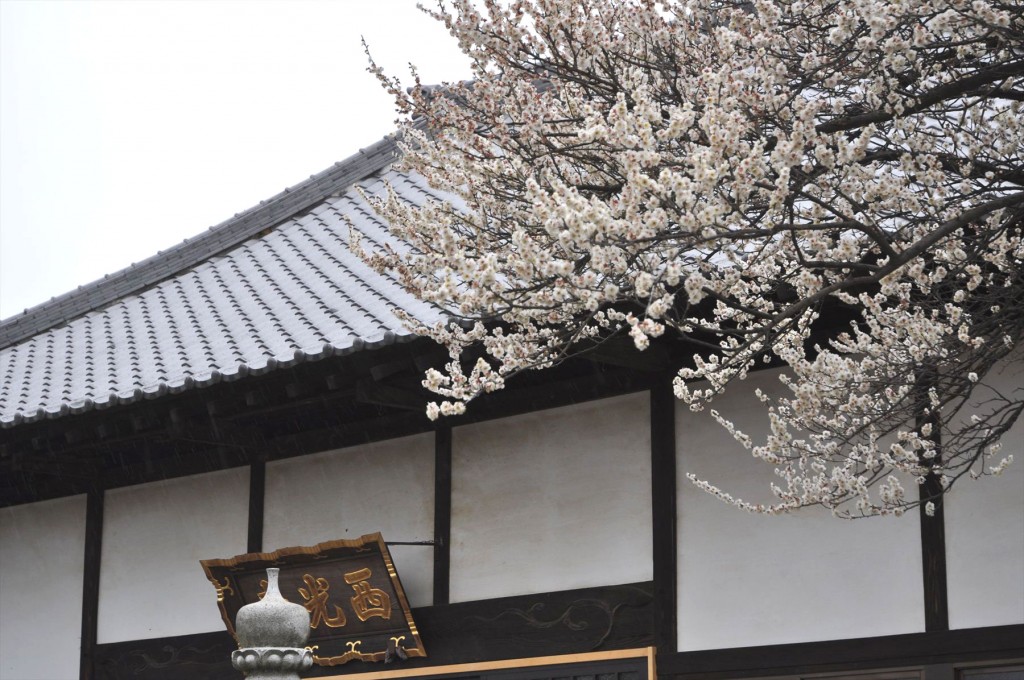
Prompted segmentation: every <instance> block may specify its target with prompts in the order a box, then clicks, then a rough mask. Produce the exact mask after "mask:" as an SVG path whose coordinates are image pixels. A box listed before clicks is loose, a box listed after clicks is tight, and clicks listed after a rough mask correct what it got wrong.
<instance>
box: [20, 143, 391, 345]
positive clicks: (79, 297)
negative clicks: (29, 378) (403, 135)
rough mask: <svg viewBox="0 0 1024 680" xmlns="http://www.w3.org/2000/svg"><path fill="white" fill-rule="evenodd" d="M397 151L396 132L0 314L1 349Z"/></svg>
mask: <svg viewBox="0 0 1024 680" xmlns="http://www.w3.org/2000/svg"><path fill="white" fill-rule="evenodd" d="M397 151H398V146H397V143H396V138H395V135H393V134H392V135H388V136H386V137H384V138H383V139H381V140H380V141H378V142H376V143H374V144H371V145H370V146H367V147H365V148H363V149H360V150H359V151H358V152H357V153H355V154H353V155H351V156H349V157H348V158H346V159H345V160H342V161H339V162H337V163H335V164H334V165H332V166H331V167H329V168H327V169H326V170H323V171H322V172H319V173H317V174H315V175H311V176H310V178H309V179H307V180H305V181H303V182H300V183H298V184H296V185H294V186H292V187H289V188H287V189H285V190H284V191H282V192H281V193H279V194H277V195H275V196H272V197H271V198H268V199H266V200H264V201H260V202H259V204H257V205H255V206H253V207H251V208H249V209H247V210H244V211H242V212H240V213H236V214H235V216H234V217H232V218H229V219H227V220H224V221H223V222H221V223H220V224H217V225H215V226H212V227H210V228H209V229H208V230H206V231H205V232H202V233H200V234H199V235H197V236H193V237H192V238H187V239H185V240H184V241H182V242H181V243H179V244H177V245H174V246H172V247H170V248H168V249H167V250H163V251H160V252H158V253H157V254H156V255H153V256H151V257H149V258H146V259H145V260H142V261H141V262H137V263H134V264H132V265H130V266H128V267H125V268H124V269H121V270H120V271H117V272H114V273H112V274H106V275H105V276H104V277H103V278H101V279H97V280H95V281H93V282H91V283H87V284H84V285H81V286H79V287H78V288H76V289H75V290H72V291H70V292H67V293H64V294H62V295H58V296H56V297H53V298H50V299H49V300H48V301H46V302H43V303H41V304H38V305H36V306H34V307H30V308H29V309H26V310H24V311H23V312H20V313H18V314H14V315H13V316H10V317H8V318H6V319H0V349H2V348H4V347H9V346H11V345H14V344H16V343H18V342H21V341H22V340H25V339H27V338H30V337H32V336H33V335H36V334H37V333H41V332H43V331H45V330H48V329H50V328H53V327H55V326H58V325H60V324H61V323H65V322H67V321H70V320H71V319H73V318H77V317H79V316H82V315H83V314H87V313H89V312H91V311H93V310H95V309H98V308H100V307H102V306H105V305H108V304H110V303H112V302H115V301H117V300H119V299H121V298H123V297H125V296H127V295H131V294H132V293H137V292H139V291H140V290H143V289H145V288H148V287H150V286H152V285H154V284H156V283H159V282H160V281H163V280H165V279H168V278H170V277H172V276H175V275H176V274H179V273H181V272H182V271H185V270H187V269H190V268H192V267H194V266H196V265H197V264H199V263H201V262H203V261H205V260H208V259H209V258H211V257H213V256H214V255H217V254H218V253H222V252H224V251H226V250H230V249H231V248H234V247H236V246H238V245H239V244H241V243H243V242H245V241H247V240H249V239H250V238H252V237H254V236H256V235H257V234H259V233H260V232H262V231H263V230H265V229H269V228H270V227H273V226H274V225H276V224H279V223H281V222H283V221H285V220H287V219H289V218H290V217H293V216H294V215H296V214H297V213H300V212H302V211H303V210H305V209H307V208H309V207H311V206H313V205H315V204H316V203H318V202H320V201H322V200H323V199H324V198H325V197H327V196H329V195H330V194H332V193H334V192H335V191H338V190H339V189H342V188H347V187H349V186H351V185H352V184H355V183H356V182H358V181H360V180H362V179H365V178H366V177H368V176H370V175H372V174H375V173H377V172H380V171H381V170H383V169H384V168H386V167H387V166H388V165H389V164H390V163H391V162H392V161H394V160H395V158H396V155H397Z"/></svg>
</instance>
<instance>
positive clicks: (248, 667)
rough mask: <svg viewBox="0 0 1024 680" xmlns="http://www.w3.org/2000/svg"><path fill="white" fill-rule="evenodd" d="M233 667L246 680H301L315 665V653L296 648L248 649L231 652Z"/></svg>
mask: <svg viewBox="0 0 1024 680" xmlns="http://www.w3.org/2000/svg"><path fill="white" fill-rule="evenodd" d="M231 665H232V666H234V667H235V669H236V670H240V671H242V672H243V673H245V677H246V680H299V671H304V670H306V669H308V668H309V667H310V666H312V665H313V652H311V651H310V650H308V649H300V648H296V647H246V648H244V649H238V650H235V651H234V652H231Z"/></svg>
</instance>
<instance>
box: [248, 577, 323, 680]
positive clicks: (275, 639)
mask: <svg viewBox="0 0 1024 680" xmlns="http://www.w3.org/2000/svg"><path fill="white" fill-rule="evenodd" d="M278 571H279V570H278V569H274V568H269V569H267V592H266V595H264V596H263V599H262V600H260V601H259V602H253V603H252V604H247V605H245V606H244V607H242V608H241V609H239V610H238V615H237V616H236V618H235V634H236V635H237V636H238V649H237V650H236V651H234V652H232V653H231V665H232V666H234V667H235V668H236V669H237V670H240V671H242V672H243V673H244V674H245V677H246V679H247V680H299V672H300V671H304V670H306V669H308V668H309V667H310V666H312V665H313V652H312V651H310V650H309V649H307V648H306V647H305V645H306V641H307V640H308V639H309V612H308V611H306V608H305V607H303V606H302V605H300V604H295V603H294V602H289V601H288V600H286V599H285V598H284V597H283V596H282V595H281V590H280V588H279V587H278V584H277V577H278Z"/></svg>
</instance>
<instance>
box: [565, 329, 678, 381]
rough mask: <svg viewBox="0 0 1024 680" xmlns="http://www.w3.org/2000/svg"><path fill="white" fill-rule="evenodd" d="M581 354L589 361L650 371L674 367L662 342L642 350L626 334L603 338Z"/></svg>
mask: <svg viewBox="0 0 1024 680" xmlns="http://www.w3.org/2000/svg"><path fill="white" fill-rule="evenodd" d="M581 356H582V357H583V358H584V359H587V360H588V361H595V362H597V363H601V364H608V365H610V366H620V367H622V368H627V369H630V370H634V371H645V372H648V373H661V372H664V371H665V370H667V369H669V368H671V367H672V359H671V357H670V356H669V353H668V351H667V350H666V349H665V347H664V346H663V345H662V344H661V343H657V342H656V343H652V344H651V345H650V346H649V347H648V348H647V349H645V350H644V351H642V352H641V351H640V350H638V349H637V348H636V345H635V344H634V343H633V340H632V338H629V337H626V336H616V337H613V338H609V339H607V340H603V341H602V342H601V343H600V344H598V345H596V346H594V347H593V348H590V349H587V350H585V351H584V352H583V353H582V354H581Z"/></svg>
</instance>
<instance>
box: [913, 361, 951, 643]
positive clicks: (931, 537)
mask: <svg viewBox="0 0 1024 680" xmlns="http://www.w3.org/2000/svg"><path fill="white" fill-rule="evenodd" d="M934 379H935V378H934V376H933V375H931V374H928V373H925V374H924V375H923V376H920V377H919V378H918V392H919V401H918V415H917V427H918V429H919V430H920V429H921V428H923V427H924V426H925V425H930V426H931V428H932V435H931V439H932V440H933V441H934V442H935V446H936V449H937V451H936V453H937V455H936V456H935V458H932V459H931V460H929V461H926V465H927V466H928V467H929V468H931V467H933V466H935V465H937V464H938V463H939V462H940V461H941V460H942V440H941V434H940V433H941V432H942V420H941V417H940V416H939V414H937V413H929V411H928V407H929V401H928V387H929V386H930V385H932V384H933V381H934ZM918 493H919V494H920V495H919V498H920V500H921V501H922V503H921V505H920V506H919V516H920V519H921V569H922V577H921V578H922V582H923V584H924V629H925V632H929V633H931V632H935V631H946V630H949V596H948V593H947V591H946V520H945V511H944V508H943V506H944V505H945V502H944V501H945V496H944V495H943V488H942V482H941V480H940V478H939V476H938V475H936V474H935V473H933V472H931V471H930V470H929V472H928V473H926V474H925V477H924V484H921V485H920V486H919V487H918ZM929 500H930V501H931V502H932V503H933V512H932V514H931V516H929V515H928V511H927V508H926V507H925V502H927V501H929Z"/></svg>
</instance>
